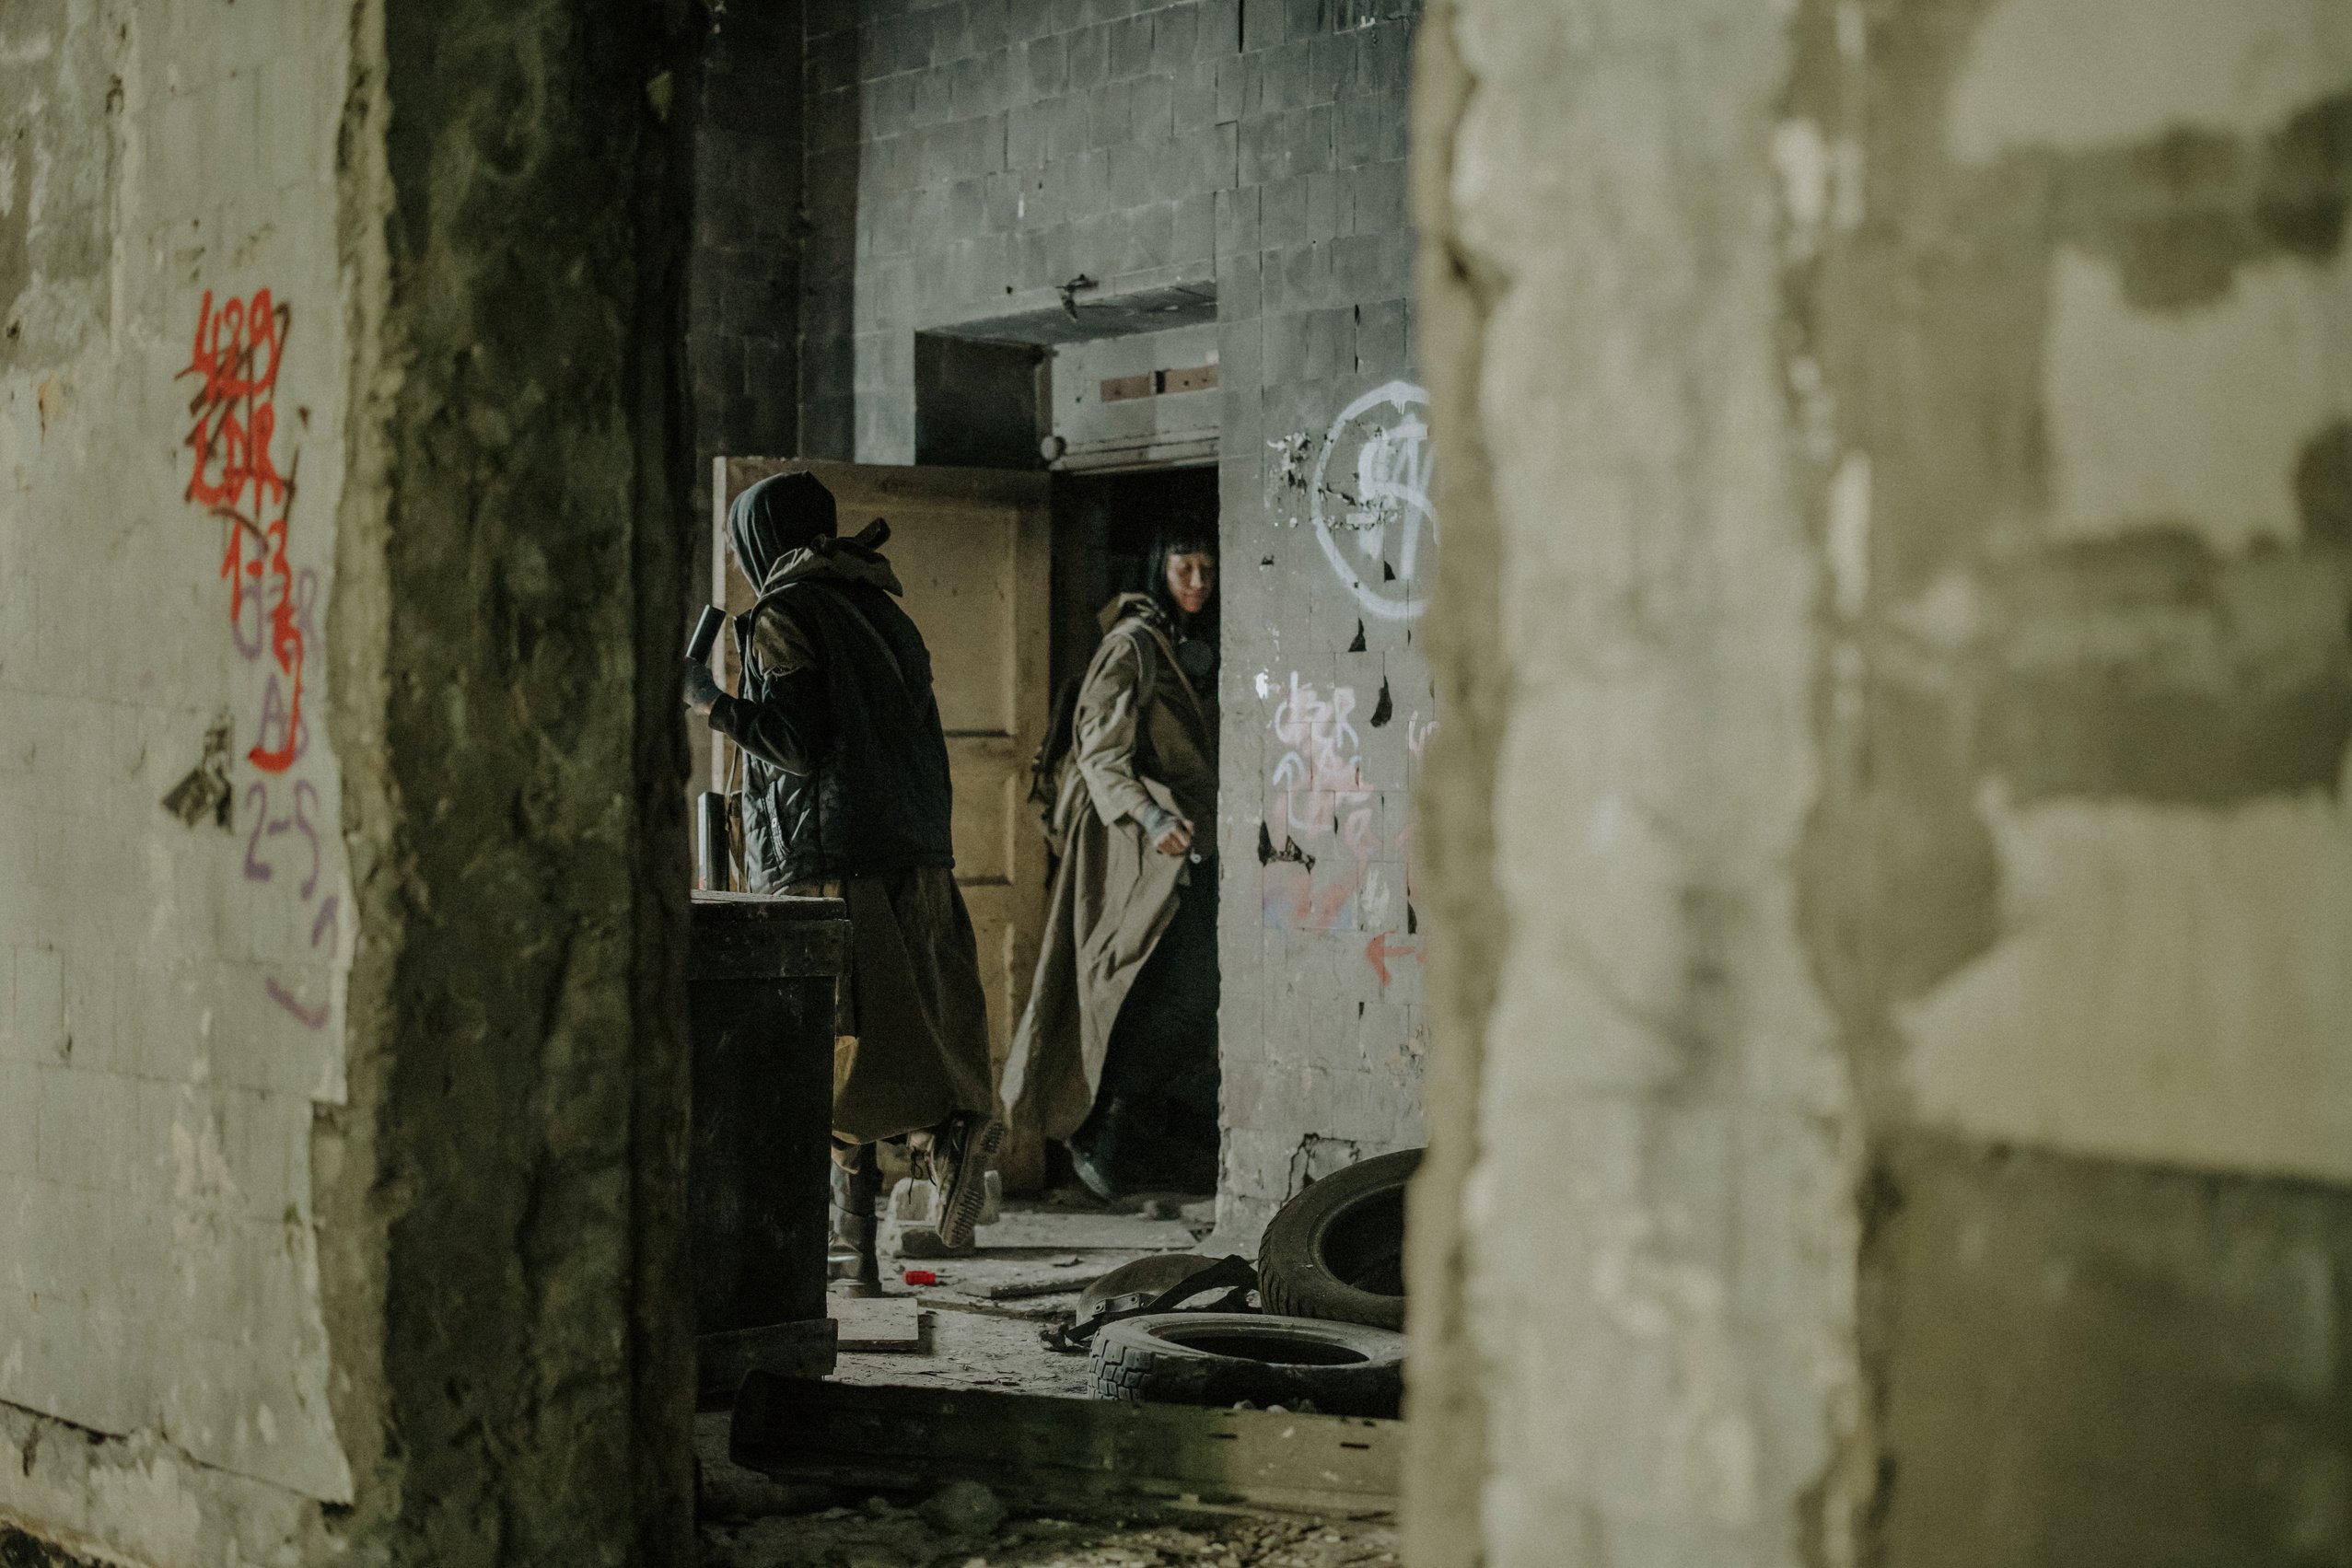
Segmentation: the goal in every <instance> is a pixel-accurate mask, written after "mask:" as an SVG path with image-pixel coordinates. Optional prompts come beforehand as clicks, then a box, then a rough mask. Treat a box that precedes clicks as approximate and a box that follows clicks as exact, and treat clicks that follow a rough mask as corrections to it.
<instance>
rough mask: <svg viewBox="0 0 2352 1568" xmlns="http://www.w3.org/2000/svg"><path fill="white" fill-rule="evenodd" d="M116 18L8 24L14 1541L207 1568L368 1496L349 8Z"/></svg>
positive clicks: (3, 681)
mask: <svg viewBox="0 0 2352 1568" xmlns="http://www.w3.org/2000/svg"><path fill="white" fill-rule="evenodd" d="M119 9H120V8H116V9H110V10H107V11H103V12H101V11H100V10H99V9H98V8H95V7H89V6H64V5H55V6H50V5H35V6H11V7H9V8H8V9H7V11H6V15H5V17H0V105H5V108H0V147H6V149H7V150H6V153H5V154H0V160H5V168H4V169H0V191H5V192H6V196H5V198H0V205H5V208H6V210H5V213H0V495H4V496H5V499H0V734H5V735H6V737H7V738H6V740H5V741H0V1528H5V1522H6V1520H7V1519H8V1518H9V1517H10V1516H15V1517H16V1518H17V1519H19V1520H24V1521H29V1522H32V1523H36V1524H39V1525H41V1526H45V1527H53V1528H57V1529H60V1530H61V1531H63V1532H65V1533H68V1534H78V1535H82V1536H86V1537H87V1538H88V1539H92V1540H95V1541H102V1542H105V1543H108V1544H111V1545H112V1546H114V1547H117V1548H119V1549H121V1550H124V1551H132V1552H134V1553H137V1554H140V1555H142V1556H146V1557H147V1558H149V1559H150V1560H153V1561H157V1562H164V1561H178V1562H195V1561H199V1560H204V1559H205V1558H207V1557H209V1558H210V1560H213V1561H219V1560H221V1559H222V1558H223V1556H225V1549H226V1542H227V1540H229V1539H238V1538H239V1535H240V1533H242V1532H244V1531H248V1530H250V1536H247V1537H246V1538H245V1539H250V1540H252V1541H254V1542H256V1543H260V1542H263V1541H278V1540H286V1541H302V1540H310V1539H315V1538H316V1535H317V1533H318V1531H319V1530H320V1504H347V1503H349V1502H351V1501H352V1500H353V1497H354V1488H355V1474H354V1468H353V1462H352V1458H351V1451H352V1445H350V1444H349V1443H348V1442H347V1441H346V1435H347V1434H343V1433H342V1432H341V1431H340V1430H339V1427H338V1422H337V1418H336V1411H335V1404H334V1399H333V1397H332V1391H331V1377H332V1370H333V1361H332V1355H331V1353H330V1347H329V1343H328V1334H327V1326H326V1318H325V1315H324V1308H323V1307H322V1302H321V1293H320V1247H319V1243H318V1238H317V1230H316V1225H317V1221H318V1214H317V1212H316V1210H315V1207H314V1203H313V1191H314V1183H313V1178H314V1175H315V1174H316V1173H315V1172H314V1170H313V1167H312V1161H311V1155H312V1146H311V1138H310V1133H311V1127H312V1123H313V1120H314V1118H316V1117H318V1116H320V1115H321V1114H329V1113H332V1111H333V1110H335V1109H337V1108H340V1107H343V1106H344V1105H346V1104H347V1103H348V1092H347V1088H346V1083H345V1072H344V1051H343V1041H344V1032H345V1021H344V1007H343V984H344V977H345V974H346V972H347V970H348V968H349V965H350V959H351V952H352V945H353V939H354V931H355V927H354V907H353V889H352V883H351V877H350V874H349V871H348V863H347V857H346V855H345V854H344V849H343V834H342V822H343V787H342V768H341V761H340V758H339V756H338V746H337V744H336V738H335V736H334V734H333V732H332V726H331V725H330V723H329V719H328V715H329V714H330V713H331V712H332V710H333V705H334V703H336V702H337V701H338V699H339V698H340V696H341V694H342V692H341V684H340V679H339V677H338V675H337V674H336V673H335V672H332V671H331V670H330V668H329V662H330V661H329V656H328V638H329V636H330V635H331V633H332V629H333V617H332V603H333V598H334V591H335V577H336V574H335V565H336V553H335V536H336V515H337V510H338V507H339V506H340V505H341V504H342V501H343V491H344V487H345V483H346V468H347V464H346V444H347V441H348V436H349V430H350V409H351V399H350V382H351V377H350V366H351V357H352V348H351V343H350V338H349V319H348V315H347V304H348V292H347V287H346V280H345V278H344V276H343V270H342V266H341V259H340V255H339V249H340V244H339V242H340V236H339V234H338V226H337V225H338V211H339V205H338V200H337V192H336V170H335V137H336V130H337V126H338V123H339V122H340V120H341V117H342V114H343V94H344V91H345V88H346V87H347V84H348V83H349V81H350V79H351V75H352V71H351V48H352V39H351V16H350V13H349V10H348V8H346V7H340V6H315V5H309V4H302V3H298V0H288V3H284V4H272V3H268V0H263V3H262V4H253V5H247V6H238V7H236V8H234V9H231V8H229V7H227V6H215V5H196V4H188V5H155V6H143V7H138V8H135V9H134V10H132V11H122V13H121V14H120V15H118V14H117V10H119ZM248 351H250V356H249V354H248ZM265 425H267V426H269V427H270V434H269V435H268V436H267V437H266V438H265V439H264V438H260V437H258V436H257V435H256V434H255V433H257V432H259V431H261V430H262V428H263V427H264V426H265ZM273 475H274V476H278V477H276V478H274V477H272V476H273ZM280 478H282V479H283V480H284V482H283V483H281V482H279V479H280ZM224 511H232V512H234V513H236V514H237V515H238V516H239V517H242V518H244V519H245V520H246V523H247V524H248V525H250V526H241V527H237V528H231V527H228V526H225V524H224V522H223V521H222V518H221V516H220V514H221V513H222V512H224ZM225 579H226V580H225ZM175 801H176V802H177V803H178V804H177V807H175V806H173V805H171V804H168V803H169V802H175ZM83 1431H87V1432H90V1433H97V1434H107V1436H108V1437H109V1438H110V1439H111V1441H109V1442H107V1443H103V1444H100V1445H97V1446H92V1445H91V1444H89V1443H87V1442H85V1441H84V1440H83V1437H82V1435H81V1434H82V1432H83ZM134 1478H139V1479H138V1481H137V1482H136V1484H137V1487H138V1490H139V1491H140V1492H141V1493H142V1495H141V1496H140V1498H139V1499H138V1500H137V1501H136V1502H132V1501H129V1500H128V1499H127V1498H126V1496H125V1489H126V1488H127V1487H130V1486H132V1485H133V1482H134Z"/></svg>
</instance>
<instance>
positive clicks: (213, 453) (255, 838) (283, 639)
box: [165, 288, 339, 1029]
mask: <svg viewBox="0 0 2352 1568" xmlns="http://www.w3.org/2000/svg"><path fill="white" fill-rule="evenodd" d="M292 322H293V311H292V310H291V308H289V307H287V306H286V305H285V303H284V302H283V301H280V300H277V299H275V298H274V297H273V296H272V295H271V292H270V291H269V290H268V289H266V288H264V289H258V290H256V291H255V292H254V293H253V294H252V295H251V296H250V297H247V298H234V297H232V298H230V299H227V300H225V301H222V302H220V303H219V304H217V305H215V302H214V298H213V294H212V291H211V290H209V289H207V290H205V292H204V298H203V300H202V302H201V303H199V305H198V306H197V308H196V330H195V336H194V342H193V343H192V347H191V350H190V354H189V359H188V364H187V366H186V367H185V368H183V369H182V370H181V371H180V373H179V377H177V378H178V379H181V380H190V379H192V380H193V382H194V383H195V385H194V388H193V390H192V394H191V396H190V398H189V401H188V418H189V425H188V432H187V435H186V436H185V437H184V438H183V440H182V443H181V444H182V445H183V446H185V447H187V448H188V451H189V455H190V461H189V470H188V485H187V489H186V490H185V492H184V493H183V499H184V500H185V501H186V502H187V503H188V504H189V505H193V506H198V507H201V508H203V509H204V512H205V513H206V514H207V515H208V516H210V517H214V518H215V519H216V520H217V521H218V522H219V523H220V525H221V538H222V547H221V562H220V576H221V578H222V580H224V581H226V582H227V585H228V634H229V638H230V641H231V643H232V645H234V647H235V648H236V650H237V653H238V655H239V657H240V658H241V659H243V660H244V661H245V662H246V663H247V664H248V665H250V666H251V667H253V668H255V670H256V673H257V674H258V675H259V676H260V677H261V679H260V680H259V682H258V689H257V691H256V694H255V697H254V700H253V703H252V706H251V710H250V712H251V723H250V728H249V729H248V732H247V733H248V735H249V736H250V740H249V742H248V744H247V745H246V746H245V749H244V761H245V763H246V765H247V766H249V767H250V769H251V770H252V773H253V776H252V777H251V778H250V781H249V782H247V783H246V784H245V786H244V789H243V792H242V795H241V796H239V799H238V801H237V803H236V805H235V807H233V808H232V807H228V806H227V803H226V802H225V803H224V810H223V813H222V815H223V819H224V820H227V821H230V822H233V821H234V819H235V816H236V815H243V816H245V817H247V818H250V822H251V827H250V831H248V833H247V835H246V840H245V849H244V863H243V871H244V876H245V878H246V880H247V881H249V882H255V883H267V884H271V885H274V886H276V887H279V888H282V889H285V890H286V891H287V892H288V893H290V894H291V895H292V897H293V898H294V899H296V900H297V901H298V902H299V903H300V904H301V905H302V906H303V908H304V909H305V910H306V911H307V912H308V913H309V932H310V947H312V948H313V949H319V950H323V951H324V952H327V953H332V951H333V950H334V944H335V937H336V935H337V921H338V919H339V900H338V898H337V895H336V894H335V893H334V892H332V890H328V889H325V887H324V875H323V874H324V871H325V868H326V859H325V845H324V843H323V842H322V841H321V838H320V834H321V832H322V831H323V830H325V827H326V812H325V808H324V801H323V799H322V797H321V796H320V791H319V785H318V784H317V783H316V781H315V780H314V779H312V778H311V777H309V776H308V773H307V771H306V770H305V769H304V767H303V762H304V761H305V758H306V757H307V756H308V754H309V744H310V724H309V716H308V715H307V714H305V712H304V699H305V696H306V679H305V678H306V676H307V675H308V674H309V668H310V661H311V659H312V658H313V656H315V655H316V653H317V650H318V648H319V646H320V643H319V625H318V620H319V613H320V605H319V575H318V573H317V572H316V571H315V570H314V569H312V568H309V567H303V568H300V569H298V570H297V568H296V567H295V565H294V564H293V563H292V562H291V561H290V560H289V559H288V556H287V553H286V547H287V541H288V539H289V536H290V532H291V529H292V527H293V521H294V501H295V495H296V491H297V486H296V483H295V480H296V475H297V469H298V467H299V455H298V453H289V454H288V455H287V457H286V459H285V464H284V465H283V466H282V467H281V466H280V464H279V462H278V460H277V448H278V445H279V443H278V440H277V436H278V434H279V425H278V408H277V387H278V370H279V367H280V366H281V365H282V364H283V363H284V360H285V342H286V333H287V331H288V329H289V328H290V326H291V325H292ZM308 418H309V414H308V411H307V410H300V409H297V422H298V423H308ZM232 722H235V721H234V720H233V719H232ZM183 787H184V786H183ZM178 793H179V792H177V791H175V794H178ZM229 793H230V794H232V795H234V794H235V793H236V792H235V791H234V789H233V787H232V789H231V790H230V791H229ZM165 804H166V807H167V808H170V807H171V800H170V799H169V797H167V800H166V802H165ZM178 814H180V815H181V816H182V817H183V818H186V817H187V815H188V814H187V813H186V812H185V811H184V810H182V811H180V812H179V813H178ZM322 895H323V896H322ZM262 984H263V988H264V990H265V991H266V992H267V993H268V994H269V996H270V999H271V1000H272V1001H274V1002H275V1003H276V1004H277V1005H279V1006H281V1007H283V1008H284V1009H285V1011H286V1012H287V1013H289V1014H291V1015H292V1016H294V1017H296V1018H297V1019H299V1020H300V1021H301V1022H302V1024H303V1025H304V1026H305V1027H307V1028H314V1029H317V1028H325V1027H326V1025H327V1020H328V1007H327V1005H326V1004H325V1003H324V1002H323V1001H311V1000H306V999H305V998H304V997H303V996H302V995H301V994H299V993H298V992H297V989H296V988H295V987H292V986H289V985H288V984H286V983H285V981H283V980H281V979H280V978H279V977H277V976H276V975H266V976H264V978H263V981H262Z"/></svg>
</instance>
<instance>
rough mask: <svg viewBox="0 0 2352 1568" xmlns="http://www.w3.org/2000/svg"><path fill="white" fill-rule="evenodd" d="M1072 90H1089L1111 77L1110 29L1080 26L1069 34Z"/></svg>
mask: <svg viewBox="0 0 2352 1568" xmlns="http://www.w3.org/2000/svg"><path fill="white" fill-rule="evenodd" d="M1069 74H1070V75H1069V80H1070V90H1071V91H1072V92H1090V91H1092V90H1093V89H1094V88H1096V87H1100V86H1101V85H1102V84H1103V83H1104V82H1106V81H1109V80H1110V79H1111V29H1108V28H1105V27H1089V28H1081V29H1078V30H1077V32H1074V33H1071V34H1070V35H1069Z"/></svg>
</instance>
